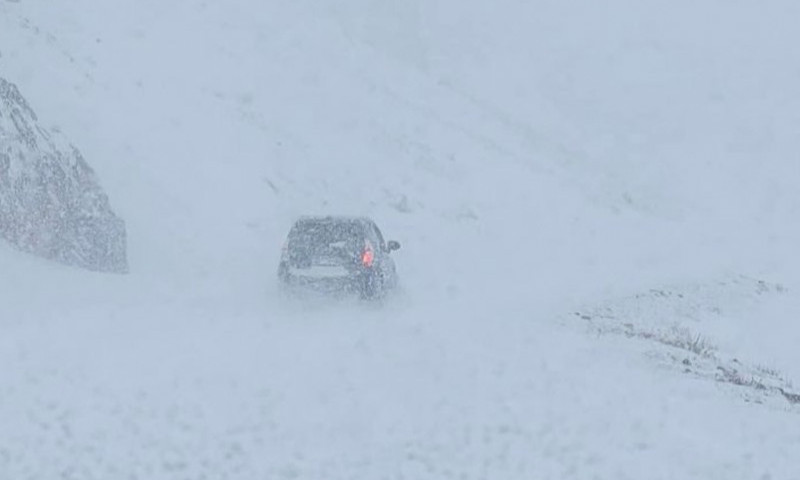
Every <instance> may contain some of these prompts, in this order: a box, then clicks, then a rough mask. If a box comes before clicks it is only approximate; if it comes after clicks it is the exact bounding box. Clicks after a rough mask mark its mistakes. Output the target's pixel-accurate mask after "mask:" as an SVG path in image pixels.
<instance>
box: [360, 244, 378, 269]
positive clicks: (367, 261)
mask: <svg viewBox="0 0 800 480" xmlns="http://www.w3.org/2000/svg"><path fill="white" fill-rule="evenodd" d="M374 260H375V254H374V253H372V249H370V248H365V249H364V253H362V254H361V263H362V264H364V266H365V267H371V266H372V262H373V261H374Z"/></svg>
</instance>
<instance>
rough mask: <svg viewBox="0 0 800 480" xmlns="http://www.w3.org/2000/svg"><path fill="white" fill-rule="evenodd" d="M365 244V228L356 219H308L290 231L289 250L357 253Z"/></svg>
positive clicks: (311, 252) (304, 252)
mask: <svg viewBox="0 0 800 480" xmlns="http://www.w3.org/2000/svg"><path fill="white" fill-rule="evenodd" d="M363 246H364V240H363V228H362V226H361V225H360V224H359V223H358V222H354V221H318V220H306V221H301V222H298V223H297V224H295V226H294V228H292V230H291V231H290V232H289V250H290V251H295V252H297V251H302V253H303V254H304V255H318V254H330V253H333V252H334V251H345V252H349V253H356V252H360V250H361V249H362V248H363Z"/></svg>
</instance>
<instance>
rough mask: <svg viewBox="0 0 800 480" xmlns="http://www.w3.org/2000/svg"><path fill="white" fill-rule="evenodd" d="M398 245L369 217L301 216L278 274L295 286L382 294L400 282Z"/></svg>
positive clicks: (288, 288) (288, 287)
mask: <svg viewBox="0 0 800 480" xmlns="http://www.w3.org/2000/svg"><path fill="white" fill-rule="evenodd" d="M399 248H400V244H399V243H398V242H396V241H388V242H387V241H385V240H384V239H383V235H382V234H381V231H380V229H379V228H378V226H377V225H376V224H375V222H374V221H372V220H371V219H369V218H365V217H338V216H337V217H331V216H328V217H301V218H300V219H298V220H297V221H296V222H295V224H294V225H293V226H292V228H291V230H290V231H289V235H288V237H287V239H286V243H285V244H284V247H283V253H282V255H281V261H280V265H279V267H278V280H279V282H280V284H281V287H282V288H283V289H284V290H285V291H290V292H298V291H303V290H310V291H314V292H321V293H326V294H334V295H338V294H341V295H347V294H355V295H358V296H360V297H361V298H364V299H373V298H379V297H381V296H383V295H384V294H385V293H387V292H388V291H390V290H391V289H392V288H394V287H396V286H397V271H396V269H395V264H394V260H393V259H392V257H391V255H390V254H391V252H392V251H394V250H397V249H399Z"/></svg>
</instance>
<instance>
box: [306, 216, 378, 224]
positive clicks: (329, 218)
mask: <svg viewBox="0 0 800 480" xmlns="http://www.w3.org/2000/svg"><path fill="white" fill-rule="evenodd" d="M306 222H320V223H322V222H354V223H363V224H371V223H375V222H373V221H372V219H371V218H369V217H365V216H356V215H302V216H300V217H298V218H297V220H296V221H295V224H298V223H306Z"/></svg>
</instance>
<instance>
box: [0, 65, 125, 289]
mask: <svg viewBox="0 0 800 480" xmlns="http://www.w3.org/2000/svg"><path fill="white" fill-rule="evenodd" d="M59 137H60V136H59V135H57V134H56V133H54V132H49V131H47V130H45V129H44V128H42V127H41V126H39V124H38V119H37V117H36V114H35V113H34V112H33V110H32V109H31V108H30V106H29V105H28V103H27V102H26V101H25V99H24V98H23V97H22V95H21V94H20V92H19V90H18V89H17V87H16V86H15V85H13V84H12V83H9V82H7V81H6V80H4V79H2V78H0V238H4V239H6V240H7V241H9V242H10V243H11V244H13V245H15V246H16V247H17V248H19V249H20V250H23V251H26V252H30V253H32V254H35V255H39V256H41V257H44V258H47V259H51V260H55V261H58V262H61V263H64V264H67V265H73V266H77V267H82V268H86V269H89V270H95V271H104V272H116V273H124V272H127V270H128V264H127V255H126V240H125V238H126V237H125V223H124V222H123V221H122V220H121V219H120V218H119V217H117V216H116V215H115V214H114V212H113V211H112V210H111V206H110V204H109V201H108V196H107V195H106V194H105V193H104V192H103V190H102V188H101V187H100V185H99V183H98V181H97V177H96V175H95V173H94V171H93V170H92V169H91V168H90V167H89V165H88V164H87V163H86V161H85V160H84V159H83V156H82V155H81V153H80V152H79V151H78V149H77V148H75V147H74V146H72V145H71V144H69V143H68V142H66V141H64V140H63V139H61V138H59Z"/></svg>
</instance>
